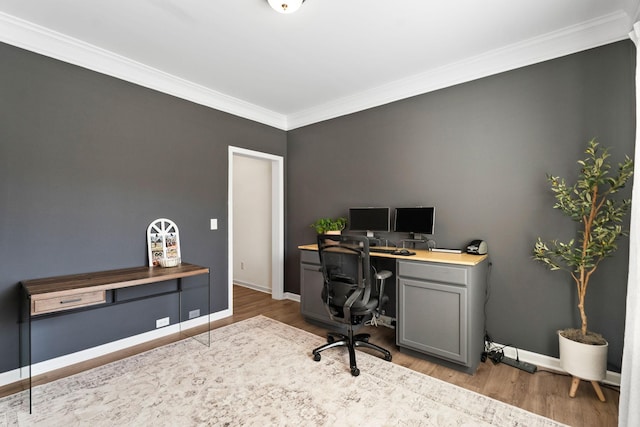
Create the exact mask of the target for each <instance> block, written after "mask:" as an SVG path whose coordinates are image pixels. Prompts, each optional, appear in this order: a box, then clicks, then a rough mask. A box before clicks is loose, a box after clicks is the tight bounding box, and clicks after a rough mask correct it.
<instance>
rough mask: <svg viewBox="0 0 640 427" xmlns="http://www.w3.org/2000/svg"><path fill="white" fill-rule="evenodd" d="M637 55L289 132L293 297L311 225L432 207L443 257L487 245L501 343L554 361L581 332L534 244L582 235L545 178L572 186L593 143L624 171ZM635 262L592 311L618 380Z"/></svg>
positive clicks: (623, 266)
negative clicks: (447, 250)
mask: <svg viewBox="0 0 640 427" xmlns="http://www.w3.org/2000/svg"><path fill="white" fill-rule="evenodd" d="M634 55H635V52H634V47H633V44H632V43H631V42H630V41H622V42H618V43H614V44H611V45H608V46H604V47H601V48H597V49H593V50H589V51H585V52H582V53H578V54H574V55H571V56H567V57H563V58H559V59H556V60H552V61H547V62H544V63H540V64H536V65H533V66H529V67H525V68H521V69H518V70H514V71H510V72H506V73H502V74H499V75H495V76H492V77H488V78H484V79H481V80H477V81H473V82H469V83H465V84H461V85H457V86H454V87H450V88H447V89H443V90H439V91H436V92H433V93H429V94H425V95H421V96H416V97H413V98H411V99H406V100H403V101H398V102H395V103H392V104H388V105H384V106H381V107H377V108H373V109H370V110H367V111H363V112H359V113H355V114H352V115H349V116H345V117H341V118H336V119H333V120H329V121H325V122H322V123H318V124H315V125H311V126H307V127H304V128H300V129H296V130H293V131H291V132H289V134H288V157H287V159H288V165H289V166H288V191H287V197H288V211H287V224H288V239H287V244H288V247H287V249H288V254H287V272H286V274H287V290H289V291H292V292H297V290H298V286H299V283H298V281H299V279H298V277H299V273H298V253H297V251H296V249H295V248H296V247H297V245H300V244H307V243H311V242H313V241H314V234H313V230H312V229H311V228H309V226H308V224H310V223H312V222H313V221H314V220H315V219H317V218H319V217H324V216H339V215H346V213H347V208H348V207H349V206H395V207H399V206H416V205H427V206H428V205H434V206H436V224H435V235H434V238H435V240H436V241H437V243H438V245H439V246H441V247H463V246H464V245H465V244H466V243H467V242H468V241H469V240H471V239H474V238H481V239H485V240H486V241H487V242H488V245H489V253H490V256H491V260H492V262H493V268H492V271H491V276H490V278H489V281H490V287H491V296H490V299H489V301H488V304H487V314H488V316H487V329H488V331H489V332H490V333H491V335H492V337H493V339H494V340H495V341H498V342H500V343H503V344H512V345H514V346H517V347H519V348H521V349H525V350H530V351H534V352H537V353H542V354H547V355H551V356H557V354H558V348H557V347H558V345H557V338H556V336H555V335H554V331H555V330H557V329H560V328H563V327H567V326H573V325H577V323H576V322H578V315H577V309H576V308H575V301H574V300H575V296H574V294H575V293H574V290H573V287H572V284H571V283H572V282H571V281H570V279H569V278H568V276H566V275H563V274H559V273H558V272H549V271H547V270H545V269H544V267H543V266H542V265H538V264H534V263H533V262H532V261H531V251H532V247H533V243H534V241H535V239H536V237H537V236H538V235H540V236H542V237H543V238H547V239H549V238H555V237H560V238H562V237H568V236H571V235H573V224H572V223H571V221H568V220H566V219H565V218H564V217H563V215H562V214H561V213H560V212H559V211H557V210H554V209H552V206H553V204H554V198H553V194H552V193H551V191H550V190H549V186H548V184H547V182H546V179H545V176H546V173H553V174H556V175H560V176H566V177H574V176H575V174H576V172H577V166H578V165H577V164H576V161H577V160H578V159H579V158H582V157H583V155H584V154H583V152H584V148H585V147H586V143H587V141H588V140H589V139H590V138H592V137H598V139H599V140H600V141H601V142H602V144H603V145H606V146H611V147H612V148H613V151H612V154H613V156H612V158H613V160H614V161H616V162H617V161H621V160H622V159H623V158H624V155H625V154H629V155H632V154H633V152H634V149H633V148H634V129H635V104H634V102H635V98H634V67H635V59H634ZM626 193H627V196H629V195H630V190H629V191H627V192H626ZM394 237H397V236H391V238H392V239H393V238H394ZM627 259H628V241H627V240H623V241H622V242H621V243H620V249H619V251H618V253H617V255H616V257H615V258H613V259H610V260H607V261H606V262H605V263H604V264H603V266H602V269H601V270H600V271H599V272H597V273H596V275H595V276H594V278H593V284H592V286H591V289H590V291H589V295H588V301H587V310H588V312H587V313H588V315H590V323H589V325H590V328H591V329H593V330H596V331H599V332H601V333H603V334H604V335H605V336H606V337H607V338H608V339H609V342H610V351H609V362H610V369H613V370H619V369H620V362H621V355H622V341H623V331H624V305H625V295H626V278H627V271H628V261H627ZM600 303H601V304H600Z"/></svg>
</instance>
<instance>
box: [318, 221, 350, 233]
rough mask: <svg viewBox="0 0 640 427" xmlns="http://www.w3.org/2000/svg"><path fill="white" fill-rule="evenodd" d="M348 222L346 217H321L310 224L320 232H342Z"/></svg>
mask: <svg viewBox="0 0 640 427" xmlns="http://www.w3.org/2000/svg"><path fill="white" fill-rule="evenodd" d="M346 224H347V219H346V218H336V219H333V218H320V219H318V220H316V221H315V222H314V223H313V224H311V225H310V227H311V228H313V229H314V230H316V233H318V234H340V232H341V231H342V230H343V229H344V226H345V225H346Z"/></svg>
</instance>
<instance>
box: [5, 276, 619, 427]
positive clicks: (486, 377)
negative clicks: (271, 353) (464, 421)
mask: <svg viewBox="0 0 640 427" xmlns="http://www.w3.org/2000/svg"><path fill="white" fill-rule="evenodd" d="M233 297H234V298H233V300H234V309H233V311H234V314H233V316H231V317H229V318H226V319H222V320H219V321H216V322H213V323H212V324H211V327H212V328H213V329H215V328H219V327H221V326H225V325H228V324H231V323H235V322H238V321H240V320H244V319H248V318H250V317H253V316H257V315H259V314H261V315H263V316H267V317H270V318H272V319H275V320H278V321H280V322H283V323H286V324H288V325H291V326H294V327H296V328H299V329H304V330H306V331H309V332H311V333H314V334H317V335H320V336H325V335H326V330H325V329H324V328H321V327H318V326H315V325H312V324H309V323H307V322H306V321H305V320H304V319H303V318H302V316H301V315H300V304H299V303H297V302H295V301H290V300H280V301H278V300H274V299H272V298H271V295H269V294H265V293H262V292H258V291H254V290H251V289H247V288H244V287H241V286H235V287H234V295H233ZM367 329H368V330H367V331H366V332H369V333H371V335H372V337H371V341H372V342H375V343H376V344H379V345H381V346H383V347H385V348H386V349H388V350H389V351H390V352H391V353H392V355H393V363H396V364H399V365H402V366H405V367H407V368H409V369H412V370H414V371H418V372H422V373H424V374H426V375H430V376H432V377H435V378H439V379H441V380H443V381H447V382H449V383H452V384H456V385H458V386H460V387H464V388H466V389H469V390H472V391H475V392H477V393H481V394H483V395H486V396H489V397H491V398H494V399H496V400H500V401H502V402H506V403H509V404H511V405H514V406H518V407H520V408H523V409H526V410H527V411H531V412H534V413H537V414H540V415H543V416H545V417H549V418H552V419H554V420H557V421H560V422H562V423H565V424H568V425H571V426H576V427H577V426H580V427H609V426H610V427H613V426H617V424H618V400H619V392H618V391H617V390H615V389H613V388H611V387H603V389H602V391H603V392H604V395H605V397H606V399H607V401H606V402H604V403H603V402H600V401H599V400H598V398H597V396H596V394H595V391H594V390H593V388H592V387H591V384H589V383H588V382H585V381H583V382H582V383H581V385H580V387H579V389H578V392H577V394H576V397H575V398H570V397H569V387H570V386H571V378H570V377H568V376H565V375H559V374H555V373H552V372H547V371H540V370H539V371H538V372H536V373H535V374H529V373H527V372H524V371H521V370H518V369H515V368H512V367H510V366H507V365H504V364H498V365H494V364H493V363H492V362H490V361H487V362H485V363H481V364H480V366H479V367H478V370H477V372H476V373H475V374H474V375H467V374H464V373H461V372H458V371H456V370H452V369H449V368H446V367H443V366H441V365H438V364H434V363H431V362H429V361H426V360H423V359H419V358H415V357H412V356H409V355H407V354H404V353H400V352H399V351H398V349H397V347H396V346H395V331H393V330H391V329H388V328H384V327H381V328H367ZM177 339H181V337H180V336H178V335H177V334H176V335H174V336H169V337H165V338H162V339H160V340H156V341H153V342H149V343H145V344H141V345H139V346H136V347H132V348H129V349H127V350H123V351H120V352H116V353H113V354H109V355H107V356H103V357H100V358H97V359H93V360H89V361H86V362H83V363H81V364H78V365H74V366H70V367H67V368H63V369H60V370H57V371H54V372H50V373H47V374H44V375H41V376H38V377H36V378H34V383H35V384H39V383H45V382H49V381H53V380H55V379H57V378H61V377H65V376H69V375H72V374H75V373H77V372H81V371H84V370H86V369H90V368H92V367H94V366H100V365H102V364H105V363H109V362H111V361H113V360H118V359H122V358H124V357H128V356H131V355H134V354H137V353H139V352H142V351H146V350H148V349H150V348H154V347H157V346H160V345H164V344H166V343H168V342H172V341H175V340H177ZM311 350H312V349H309V357H311ZM345 375H350V374H349V371H348V368H345ZM24 387H25V383H24V382H23V383H14V384H11V385H8V386H4V387H0V396H5V395H8V394H11V393H15V392H17V391H19V390H21V389H23V388H24Z"/></svg>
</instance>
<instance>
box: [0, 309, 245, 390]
mask: <svg viewBox="0 0 640 427" xmlns="http://www.w3.org/2000/svg"><path fill="white" fill-rule="evenodd" d="M232 314H233V313H232V311H231V310H230V309H226V310H222V311H218V312H216V313H211V314H210V315H209V316H200V317H198V318H195V319H191V320H186V321H184V322H182V323H181V324H177V323H176V324H173V325H169V326H165V327H164V328H159V329H155V330H153V331H149V332H145V333H142V334H138V335H134V336H132V337H127V338H123V339H121V340H117V341H113V342H110V343H106V344H102V345H99V346H97V347H92V348H88V349H86V350H81V351H77V352H75V353H70V354H65V355H64V356H60V357H56V358H53V359H49V360H45V361H43V362H38V363H35V364H33V365H32V366H31V372H32V375H33V376H35V375H40V374H44V373H46V372H51V371H54V370H56V369H60V368H64V367H67V366H71V365H74V364H76V363H80V362H85V361H87V360H91V359H94V358H96V357H100V356H104V355H106V354H109V353H113V352H116V351H120V350H124V349H126V348H129V347H133V346H136V345H138V344H143V343H146V342H149V341H153V340H155V339H158V338H162V337H165V336H167V335H171V334H175V333H177V332H180V331H186V330H188V329H191V328H194V327H196V326H201V325H206V324H207V322H213V321H216V320H220V319H224V318H225V317H229V316H231V315H232ZM26 378H29V369H28V368H21V369H20V368H18V369H14V370H12V371H7V372H3V373H0V386H4V385H7V384H11V383H15V382H18V381H20V380H23V379H26Z"/></svg>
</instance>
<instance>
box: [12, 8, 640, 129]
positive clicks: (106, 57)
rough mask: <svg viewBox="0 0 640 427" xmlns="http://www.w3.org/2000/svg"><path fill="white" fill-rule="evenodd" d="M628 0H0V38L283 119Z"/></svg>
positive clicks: (520, 56)
mask: <svg viewBox="0 0 640 427" xmlns="http://www.w3.org/2000/svg"><path fill="white" fill-rule="evenodd" d="M639 3H640V0H439V1H436V0H387V1H383V0H306V2H305V3H304V4H303V5H302V7H301V8H300V10H299V11H298V12H296V13H294V14H290V15H283V14H279V13H276V12H275V11H273V10H272V9H270V7H269V6H268V4H267V0H226V1H222V0H207V1H205V0H55V1H52V0H0V41H3V42H5V43H9V44H12V45H15V46H18V47H22V48H25V49H29V50H32V51H35V52H38V53H42V54H45V55H48V56H51V57H54V58H57V59H61V60H64V61H67V62H70V63H73V64H77V65H80V66H83V67H86V68H89V69H92V70H96V71H99V72H102V73H105V74H109V75H113V76H116V77H118V78H122V79H125V80H128V81H131V82H134V83H137V84H140V85H143V86H146V87H150V88H153V89H157V90H160V91H163V92H166V93H170V94H173V95H175V96H179V97H182V98H185V99H189V100H191V101H194V102H198V103H200V104H203V105H208V106H211V107H213V108H217V109H220V110H223V111H227V112H230V113H232V114H236V115H239V116H242V117H247V118H250V119H252V120H256V121H259V122H262V123H265V124H268V125H271V126H275V127H278V128H281V129H285V130H288V129H293V128H296V127H300V126H304V125H306V124H310V123H314V122H317V121H321V120H325V119H328V118H332V117H337V116H340V115H344V114H348V113H351V112H354V111H359V110H362V109H365V108H370V107H373V106H376V105H381V104H384V103H387V102H391V101H395V100H398V99H403V98H406V97H408V96H413V95H417V94H420V93H425V92H428V91H431V90H435V89H439V88H442V87H446V86H450V85H452V84H456V83H461V82H464V81H469V80H472V79H475V78H480V77H484V76H487V75H491V74H495V73H498V72H502V71H506V70H509V69H513V68H517V67H521V66H524V65H528V64H532V63H536V62H540V61H543V60H547V59H551V58H554V57H558V56H562V55H566V54H570V53H573V52H577V51H580V50H584V49H588V48H592V47H596V46H600V45H603V44H606V43H610V42H613V41H617V40H622V39H625V38H627V34H628V33H629V32H630V31H631V28H632V24H633V23H634V22H635V21H636V20H637V19H638V13H639V9H640V8H639Z"/></svg>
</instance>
